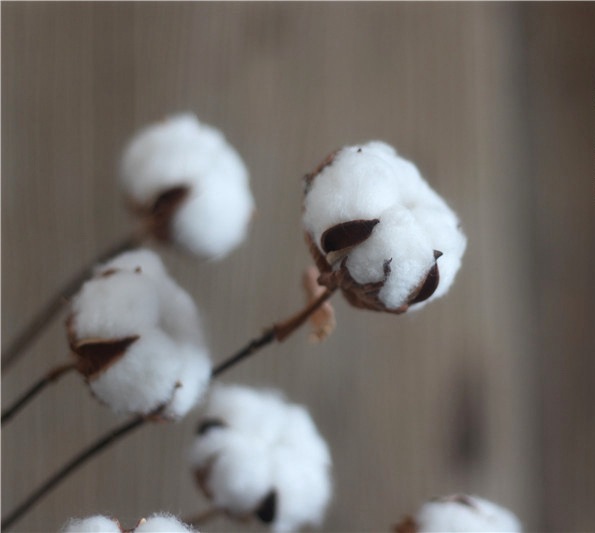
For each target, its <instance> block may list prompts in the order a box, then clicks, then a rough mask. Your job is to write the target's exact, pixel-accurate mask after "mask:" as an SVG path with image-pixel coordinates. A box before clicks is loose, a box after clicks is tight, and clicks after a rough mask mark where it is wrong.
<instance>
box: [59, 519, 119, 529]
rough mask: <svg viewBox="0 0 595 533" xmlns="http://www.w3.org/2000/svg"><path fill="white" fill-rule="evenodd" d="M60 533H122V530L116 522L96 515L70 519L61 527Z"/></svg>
mask: <svg viewBox="0 0 595 533" xmlns="http://www.w3.org/2000/svg"><path fill="white" fill-rule="evenodd" d="M61 533H122V529H121V528H120V524H119V522H118V521H117V520H114V519H112V518H108V517H107V516H102V515H96V516H90V517H89V518H72V519H70V520H69V521H68V522H66V524H65V525H64V526H63V527H62V529H61Z"/></svg>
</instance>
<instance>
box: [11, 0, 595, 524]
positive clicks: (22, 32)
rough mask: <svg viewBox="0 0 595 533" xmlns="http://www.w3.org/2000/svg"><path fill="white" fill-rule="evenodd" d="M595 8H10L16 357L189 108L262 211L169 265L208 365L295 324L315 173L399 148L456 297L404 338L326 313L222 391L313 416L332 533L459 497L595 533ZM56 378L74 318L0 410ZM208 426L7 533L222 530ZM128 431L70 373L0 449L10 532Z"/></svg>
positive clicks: (92, 481) (150, 438)
mask: <svg viewBox="0 0 595 533" xmlns="http://www.w3.org/2000/svg"><path fill="white" fill-rule="evenodd" d="M594 7H595V6H593V4H588V3H585V4H571V3H563V4H534V3H532V4H514V3H512V4H508V3H507V4H483V3H482V4H474V3H457V4H450V3H439V4H435V3H420V4H416V3H6V2H3V3H2V162H3V167H2V178H3V179H2V245H3V246H2V289H3V294H2V336H3V339H2V344H3V346H6V344H7V342H8V341H9V340H10V338H11V337H12V336H13V335H14V334H15V333H16V331H17V330H18V329H19V327H20V326H22V325H23V324H24V323H25V321H26V319H27V317H28V316H29V315H30V314H31V313H32V312H33V311H34V310H35V309H37V308H38V306H39V305H40V304H41V303H42V302H44V301H45V298H46V296H47V295H49V294H50V293H51V292H52V291H53V290H55V289H56V288H57V287H58V286H60V285H61V284H62V283H63V282H65V281H66V280H67V279H68V277H69V275H70V274H71V273H73V272H75V271H76V270H77V269H78V268H79V267H80V266H82V265H83V264H85V263H86V262H87V261H89V260H91V259H92V258H93V257H94V255H95V254H96V253H97V252H98V251H99V250H101V249H103V248H104V247H106V246H107V245H109V244H110V243H111V242H113V241H115V240H117V239H118V238H120V237H121V236H123V235H124V234H126V233H127V232H128V231H129V228H130V219H129V217H128V215H127V213H126V212H125V210H124V208H123V204H122V201H121V197H120V193H119V190H118V185H117V180H116V169H117V161H118V158H119V154H120V152H121V149H122V146H123V143H124V142H125V140H126V139H127V137H128V136H129V135H130V134H131V133H132V132H133V131H134V130H135V129H136V128H137V127H139V126H141V125H144V124H145V123H147V122H150V121H154V120H157V119H159V118H161V117H162V116H163V115H166V114H169V113H172V112H176V111H181V110H194V111H195V112H196V113H197V114H198V115H199V116H200V117H201V118H202V119H203V120H204V121H206V122H208V123H211V124H213V125H216V126H217V127H219V128H221V129H222V130H223V131H224V132H225V133H226V135H227V136H228V138H229V139H230V141H231V142H232V143H233V144H234V145H235V146H236V147H237V148H238V150H239V151H240V153H241V154H242V155H243V156H244V158H245V160H246V163H247V164H248V166H249V168H250V170H251V174H252V184H253V190H254V193H255V196H256V199H257V203H258V216H257V218H256V220H255V222H254V225H253V227H252V230H251V234H250V238H249V240H248V241H247V242H246V244H245V245H244V246H243V247H242V248H241V249H240V250H238V251H237V252H235V253H234V254H233V255H232V256H230V257H229V258H228V259H227V260H225V261H223V262H220V263H208V262H198V261H195V260H193V259H191V258H189V257H184V256H181V255H179V254H177V253H175V252H173V251H165V252H164V258H165V260H166V262H167V264H168V266H169V268H170V270H171V272H172V273H173V274H174V275H175V276H176V277H177V278H178V279H179V281H180V282H181V284H182V285H183V286H185V287H187V288H188V289H189V290H190V291H191V293H192V294H193V295H194V296H195V297H196V299H197V301H198V302H199V304H200V306H201V309H202V310H203V314H204V317H205V323H206V325H207V330H208V338H209V343H210V346H211V348H212V351H213V354H214V358H215V359H216V360H221V359H223V358H224V357H226V356H227V355H229V354H230V353H232V352H233V351H234V350H235V349H236V348H238V347H239V346H240V345H242V344H243V343H244V342H245V341H247V340H248V339H249V338H251V337H253V336H254V335H256V334H258V333H259V332H260V330H261V329H262V327H264V326H266V325H268V324H270V323H271V322H272V321H274V320H276V319H278V318H281V317H285V316H287V315H288V314H290V313H291V312H292V311H293V310H295V309H296V308H297V307H298V306H299V305H301V303H302V294H301V291H300V288H299V279H300V275H301V272H302V269H303V268H304V267H305V266H306V265H307V264H309V258H308V256H307V252H306V249H305V246H304V244H303V240H302V234H301V229H300V194H301V182H300V178H301V176H302V175H303V174H304V173H305V172H306V171H308V170H310V169H311V168H312V167H313V166H314V165H315V164H316V163H317V162H318V161H319V160H320V159H321V158H322V157H323V156H324V155H325V154H326V153H327V152H329V151H330V150H332V149H334V148H335V147H338V146H341V145H343V144H347V143H354V142H358V141H363V140H367V139H372V138H379V139H384V140H386V141H388V142H390V143H392V144H394V145H395V146H396V147H397V148H398V149H399V151H400V152H401V153H403V154H405V155H406V156H408V157H410V158H412V159H414V160H415V161H416V162H417V163H418V165H419V166H420V168H421V170H422V171H423V173H424V174H425V175H426V176H427V178H428V179H429V180H430V181H431V182H432V183H433V185H434V186H435V188H436V189H437V190H438V191H440V192H441V193H442V194H443V195H444V196H445V197H446V198H447V199H448V200H449V202H450V203H451V204H452V205H453V206H454V207H455V208H456V209H457V211H458V212H459V213H460V216H461V218H462V221H463V225H464V228H465V230H466V232H467V234H468V237H469V248H468V252H467V255H466V258H465V261H464V266H463V268H462V270H461V272H460V275H459V278H458V280H457V283H456V284H455V286H454V288H453V289H452V290H451V292H450V294H449V295H448V296H447V297H446V298H444V299H442V300H441V301H439V302H436V303H434V304H432V305H431V306H429V307H428V308H427V309H426V310H424V311H423V312H421V313H419V314H416V315H411V316H402V317H395V316H383V315H378V314H373V313H367V312H362V311H356V310H354V309H351V308H349V307H348V306H347V305H346V304H345V303H344V302H343V301H341V300H340V298H337V299H336V302H335V303H336V307H337V313H338V322H339V325H338V329H337V331H336V333H335V335H334V336H333V337H332V338H331V339H330V340H329V341H328V342H326V343H325V344H323V345H319V346H312V345H310V344H308V341H307V335H306V334H305V332H300V333H299V334H297V335H296V336H295V337H294V338H292V339H290V340H289V341H288V342H287V343H285V344H284V345H280V346H275V347H272V348H269V349H267V350H266V352H263V353H261V354H259V355H258V356H257V357H256V358H255V359H253V360H251V361H249V362H246V363H245V364H243V365H242V366H241V367H238V368H237V369H234V370H233V372H230V373H229V375H227V376H226V377H225V381H228V382H241V383H248V384H254V385H266V386H276V387H279V388H282V389H283V390H285V391H286V393H287V395H288V396H289V397H290V398H291V399H293V400H295V401H298V402H301V403H304V404H307V405H308V406H309V408H310V409H311V412H312V414H313V416H314V417H315V419H316V421H317V424H318V426H319V428H320V430H321V431H322V433H323V434H324V435H325V436H326V438H327V439H328V441H329V443H330V446H331V448H332V452H333V458H334V479H335V496H334V501H333V504H332V507H331V509H330V510H329V513H328V517H327V520H326V523H325V527H324V530H325V531H329V532H330V531H337V532H339V531H341V532H347V531H353V532H355V531H359V532H362V531H388V530H389V527H390V525H391V524H392V523H394V522H395V521H397V520H398V519H399V518H400V517H401V516H402V515H403V514H404V513H406V512H408V511H410V510H412V509H413V508H415V507H416V506H417V505H418V504H419V503H421V502H422V501H423V500H424V499H426V498H428V497H430V496H434V495H439V494H444V493H448V492H453V491H469V492H472V493H476V494H479V495H482V496H485V497H487V498H491V499H494V500H496V501H498V502H500V503H502V504H504V505H506V506H509V507H510V508H512V509H513V510H514V511H515V512H516V513H517V514H518V515H519V516H520V517H521V518H522V520H523V521H524V523H525V525H526V527H527V530H529V531H538V530H539V531H546V530H547V531H595V506H594V505H593V502H595V452H594V450H595V392H594V391H595V360H594V357H595V340H594V339H595V336H594V333H593V329H594V326H595V310H594V303H593V302H594V296H595V291H594V287H595V284H594V282H593V271H594V265H595V261H594V260H595V252H594V245H595V239H594V237H595V216H594V208H595V203H594V200H595V198H594V188H593V177H594V161H593V147H594V146H595V144H594V142H595V134H594V132H595V100H594V97H595V79H594V78H595V33H594V32H593V28H594V27H595V9H594ZM66 358H67V349H66V343H65V340H64V332H63V329H62V325H61V321H60V320H57V321H56V322H55V323H54V324H53V326H52V327H51V329H49V330H48V331H47V332H46V333H45V334H44V335H43V336H42V337H41V338H39V339H38V340H37V341H36V342H35V343H34V344H33V346H32V347H31V348H30V349H29V350H28V352H27V355H26V357H24V358H23V359H22V360H21V361H20V362H19V363H18V364H17V365H15V367H14V368H13V369H11V371H10V372H9V373H8V374H7V375H6V376H5V377H3V379H2V400H3V402H4V403H6V402H7V401H10V400H11V399H13V398H14V397H15V396H16V395H17V394H18V392H19V391H21V390H22V389H23V388H24V387H25V386H26V385H27V384H28V383H30V382H31V381H32V380H33V379H34V378H35V377H36V376H38V375H40V373H41V372H43V371H44V370H45V369H47V368H49V367H51V366H52V365H54V364H56V363H58V362H60V361H62V360H64V359H66ZM197 416H198V415H197V414H196V413H195V414H194V415H192V416H189V417H188V419H187V420H186V421H185V422H183V423H181V424H179V425H175V426H163V425H157V426H154V427H148V428H143V429H142V430H140V431H139V432H138V433H137V434H135V435H132V436H130V437H129V438H128V439H127V440H126V441H125V442H122V443H120V444H119V445H118V446H117V447H115V448H113V449H111V450H110V451H108V452H107V453H105V454H104V455H102V456H101V457H99V458H97V459H96V460H95V461H93V463H91V464H89V465H87V466H86V467H85V468H84V469H82V470H81V471H79V472H78V473H77V474H76V475H74V476H73V477H72V478H71V479H69V480H68V481H67V482H65V483H64V484H63V485H62V486H61V487H60V488H59V489H57V490H56V491H54V492H53V493H52V494H51V495H50V496H49V497H47V498H46V499H45V500H44V501H43V502H41V503H40V504H39V505H37V506H36V507H35V508H34V510H33V511H32V512H31V513H30V514H29V515H28V516H27V517H26V518H24V519H23V520H22V521H21V522H19V523H18V524H17V526H15V528H14V530H15V531H55V530H56V529H58V528H59V527H60V525H61V524H62V523H63V522H64V521H65V520H66V519H67V518H68V517H70V516H75V515H78V516H80V515H87V514H91V513H96V512H104V513H111V514H113V515H115V516H118V517H120V518H121V521H122V522H123V524H124V525H130V526H131V525H133V523H134V522H135V521H136V519H137V518H139V517H140V516H142V515H146V514H148V513H151V512H153V511H156V510H167V511H171V512H174V513H180V514H181V515H188V514H194V513H196V512H197V511H200V510H201V509H204V508H206V506H207V504H206V502H205V501H204V500H203V499H202V498H201V496H199V495H198V493H197V492H196V491H195V489H194V488H193V485H192V481H191V477H190V475H189V473H188V470H187V467H186V455H187V448H188V445H189V443H190V441H191V439H192V430H193V427H194V424H195V421H196V419H197ZM119 421H120V419H118V418H117V417H116V416H115V415H112V414H111V413H110V412H108V410H107V409H105V408H104V407H102V406H100V405H97V404H96V402H95V401H94V400H93V399H92V398H91V397H90V395H89V394H88V392H87V390H86V389H85V387H84V386H83V384H82V383H81V380H80V379H78V378H77V377H76V376H74V375H73V376H68V377H66V378H64V380H63V382H61V383H60V384H58V385H57V386H55V387H54V388H53V389H52V390H49V391H47V392H45V393H44V395H43V396H42V397H40V398H38V399H37V400H36V401H35V402H34V403H33V404H32V405H31V406H30V407H29V408H27V410H26V411H24V412H23V414H22V415H21V416H20V417H19V418H18V419H17V420H15V421H13V422H12V423H11V424H10V425H9V426H7V427H6V429H5V430H4V431H3V432H2V508H3V514H6V513H7V512H8V511H9V510H10V509H12V507H13V506H14V505H15V504H16V502H17V501H19V500H20V499H21V498H23V497H24V496H25V495H26V494H28V493H29V491H30V490H31V489H32V488H33V487H34V486H36V485H37V484H38V483H40V482H41V481H42V480H43V479H44V477H45V476H46V475H47V474H48V473H50V472H52V471H54V470H55V469H56V468H58V467H59V466H60V465H61V464H63V463H64V462H65V461H66V460H67V459H68V458H69V457H70V456H72V454H74V453H75V451H77V450H78V449H80V447H81V446H83V445H85V444H87V443H89V442H91V441H92V440H93V439H94V438H95V437H96V436H98V435H100V434H102V433H103V432H105V431H106V430H107V429H108V428H110V427H113V426H115V425H116V424H117V423H119ZM206 529H207V530H209V531H226V530H227V531H229V530H237V529H238V527H237V526H235V525H231V524H230V523H229V522H226V521H224V520H221V521H218V522H215V523H213V524H211V525H210V526H209V527H208V528H206Z"/></svg>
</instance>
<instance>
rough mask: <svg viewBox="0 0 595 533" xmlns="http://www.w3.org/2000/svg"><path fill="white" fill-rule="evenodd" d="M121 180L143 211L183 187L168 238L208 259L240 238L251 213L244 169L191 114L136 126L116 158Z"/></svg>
mask: <svg viewBox="0 0 595 533" xmlns="http://www.w3.org/2000/svg"><path fill="white" fill-rule="evenodd" d="M121 175H122V184H123V186H124V189H125V192H126V194H127V195H128V196H129V198H130V199H131V200H132V202H133V203H134V204H136V205H138V206H140V207H141V208H142V209H145V210H148V209H150V208H151V206H152V205H153V204H154V202H155V201H156V200H157V198H158V197H159V196H160V195H161V194H163V193H164V192H166V191H168V190H171V189H173V188H177V187H187V188H188V190H189V195H188V197H187V198H186V199H185V200H184V202H183V203H182V205H181V206H179V207H178V209H177V211H176V213H175V215H174V216H173V219H172V221H171V226H170V238H171V239H172V240H173V241H174V242H176V243H177V244H180V245H182V246H183V247H184V248H186V249H187V250H189V251H191V252H192V253H195V254H198V255H201V256H206V257H208V258H219V257H223V256H225V255H227V254H228V253H229V252H230V251H231V250H232V249H234V248H235V247H236V246H238V245H239V244H240V243H241V242H242V241H243V240H244V239H245V237H246V233H247V230H248V225H249V222H250V219H251V216H252V212H253V211H254V200H253V197H252V193H251V192H250V188H249V178H248V172H247V170H246V167H245V165H244V163H243V161H242V159H241V158H240V156H239V155H238V153H237V152H236V151H235V150H234V148H233V147H232V146H231V145H230V144H229V143H228V142H227V141H226V140H225V137H224V136H223V135H222V133H221V132H219V131H218V130H216V129H214V128H212V127H210V126H207V125H205V124H202V123H201V122H199V121H198V119H197V118H196V116H195V115H193V114H191V113H186V114H180V115H174V116H172V117H169V118H168V119H166V120H164V121H162V122H160V123H157V124H154V125H151V126H148V127H146V128H144V129H142V130H141V131H140V132H139V133H137V134H136V135H135V137H133V138H132V140H131V141H130V143H129V144H128V146H127V148H126V150H125V151H124V155H123V158H122V165H121Z"/></svg>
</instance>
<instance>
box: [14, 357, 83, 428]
mask: <svg viewBox="0 0 595 533" xmlns="http://www.w3.org/2000/svg"><path fill="white" fill-rule="evenodd" d="M75 367H76V365H75V363H67V364H64V365H59V366H57V367H55V368H52V369H51V370H50V371H49V372H47V373H46V374H45V375H44V376H42V377H41V378H40V379H39V380H37V382H35V383H34V384H33V385H32V386H31V387H29V389H28V390H27V391H26V392H24V393H23V394H22V395H21V396H20V397H19V398H18V399H17V400H16V401H14V402H13V403H12V405H11V406H10V407H7V408H6V409H5V410H4V411H3V412H2V425H4V424H5V423H6V422H8V421H9V420H10V419H11V418H12V417H14V416H15V415H16V414H17V413H18V412H19V411H20V410H21V409H22V408H23V407H25V405H27V404H28V403H29V402H30V401H31V400H32V399H33V398H35V396H37V395H38V394H39V393H40V392H41V391H42V390H43V389H45V388H46V387H47V386H48V385H49V384H50V383H55V382H56V381H58V380H59V379H60V378H61V377H62V376H63V375H64V374H67V373H68V372H70V371H71V370H74V369H75Z"/></svg>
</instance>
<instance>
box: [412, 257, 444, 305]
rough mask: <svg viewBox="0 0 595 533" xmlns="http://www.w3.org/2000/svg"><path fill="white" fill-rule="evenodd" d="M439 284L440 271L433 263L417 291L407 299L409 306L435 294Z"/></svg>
mask: <svg viewBox="0 0 595 533" xmlns="http://www.w3.org/2000/svg"><path fill="white" fill-rule="evenodd" d="M439 282H440V271H439V270H438V265H437V264H436V263H434V266H433V267H432V268H430V271H429V272H428V275H427V276H426V279H424V281H423V282H422V283H421V285H420V287H419V289H416V290H415V291H413V293H412V296H410V297H409V298H410V299H409V301H408V303H409V305H412V304H417V303H420V302H423V301H425V300H427V299H428V298H429V297H430V296H432V294H434V293H435V292H436V289H437V288H438V283H439Z"/></svg>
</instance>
